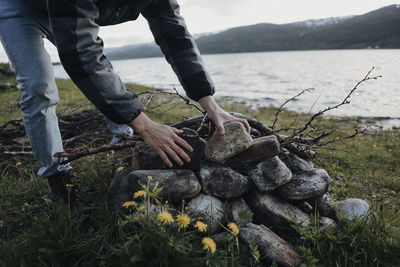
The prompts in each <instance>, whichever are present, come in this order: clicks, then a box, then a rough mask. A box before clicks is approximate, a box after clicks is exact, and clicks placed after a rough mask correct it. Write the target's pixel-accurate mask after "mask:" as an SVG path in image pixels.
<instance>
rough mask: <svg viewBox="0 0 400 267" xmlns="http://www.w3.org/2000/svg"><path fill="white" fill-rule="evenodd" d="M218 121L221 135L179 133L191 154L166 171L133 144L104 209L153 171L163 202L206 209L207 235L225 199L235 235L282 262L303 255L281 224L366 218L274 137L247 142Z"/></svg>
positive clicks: (360, 204)
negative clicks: (236, 226) (313, 218)
mask: <svg viewBox="0 0 400 267" xmlns="http://www.w3.org/2000/svg"><path fill="white" fill-rule="evenodd" d="M224 126H225V131H226V133H225V135H223V136H221V135H218V134H214V135H213V136H212V137H210V138H209V140H208V141H205V140H203V139H202V138H200V137H199V136H198V135H197V132H196V131H194V130H191V129H186V128H184V129H183V130H184V133H183V134H182V135H181V137H182V138H183V139H185V140H186V141H187V142H188V143H189V144H190V145H191V146H192V147H193V148H194V152H193V153H190V154H189V156H190V158H191V162H190V163H186V164H185V165H184V166H178V165H175V166H174V167H173V168H172V169H170V168H168V167H167V166H166V165H164V164H163V162H162V160H161V159H160V158H159V157H158V156H157V154H156V153H155V152H154V151H153V150H152V149H151V148H149V147H148V146H147V145H145V144H142V145H137V146H136V147H135V151H134V156H133V159H132V168H131V169H125V170H123V171H120V172H119V173H118V174H117V175H116V177H115V178H114V180H113V181H112V183H111V185H110V188H109V204H110V206H111V207H113V208H116V209H118V208H120V207H121V203H123V202H125V201H128V200H131V199H132V195H133V193H134V192H136V191H137V190H139V189H140V185H139V183H146V182H147V177H148V176H152V183H158V184H159V186H161V187H162V188H163V190H162V192H161V197H162V198H163V199H164V200H168V201H169V202H170V203H172V204H173V203H180V202H181V201H182V200H186V201H187V206H189V207H192V210H191V213H192V215H200V214H206V215H207V216H204V218H205V220H206V221H207V220H208V221H207V223H208V225H209V232H210V234H217V233H218V231H219V230H221V229H220V227H219V223H218V222H220V223H223V220H224V216H223V214H222V213H221V210H222V206H223V202H226V201H228V202H229V203H230V206H231V211H232V212H231V214H230V217H231V218H230V219H232V220H235V221H236V222H237V223H238V224H239V225H240V226H241V228H240V233H239V237H240V238H241V239H242V240H243V241H244V242H245V243H249V244H250V243H252V242H253V241H254V240H256V242H257V245H258V248H259V250H260V252H261V253H262V254H263V255H264V256H266V257H267V258H269V259H270V260H274V261H276V262H278V263H279V264H281V265H283V266H297V265H299V264H300V262H301V259H300V256H299V254H298V253H297V252H296V250H295V249H294V248H293V247H292V246H291V245H290V244H289V243H288V242H287V241H285V240H284V239H283V238H282V237H280V236H279V235H281V233H282V229H286V230H287V229H290V228H291V226H293V225H303V226H307V225H309V224H310V223H311V221H310V218H311V216H312V215H315V214H317V213H318V214H319V223H320V225H321V227H328V226H333V227H334V226H335V225H336V223H337V215H338V212H340V213H341V214H343V215H344V216H345V217H347V218H348V219H353V218H356V217H361V218H362V217H365V216H367V215H368V213H369V205H368V204H367V203H366V202H365V201H363V200H360V199H348V200H345V201H341V202H337V203H333V202H332V200H331V198H330V196H329V194H328V187H329V184H330V183H331V182H332V179H331V178H330V177H329V175H328V173H327V172H326V171H325V170H324V169H317V168H315V167H314V165H313V163H311V162H310V161H307V160H305V159H302V158H299V157H298V156H296V155H293V154H291V153H289V152H288V151H287V150H285V149H280V144H279V142H278V139H277V138H276V137H275V136H274V135H270V136H263V137H259V138H255V139H253V138H252V137H251V136H250V135H249V134H248V133H247V132H246V130H245V128H244V127H243V125H242V124H241V123H238V122H228V123H226V124H225V125H224ZM249 214H254V216H253V217H252V218H251V216H248V215H249ZM277 233H278V234H279V235H278V234H277ZM281 236H282V235H281Z"/></svg>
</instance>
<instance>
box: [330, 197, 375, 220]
mask: <svg viewBox="0 0 400 267" xmlns="http://www.w3.org/2000/svg"><path fill="white" fill-rule="evenodd" d="M336 204H337V213H338V214H341V215H343V216H344V217H345V218H346V219H347V220H354V219H365V218H366V217H367V216H369V215H370V207H369V204H368V203H367V202H366V201H364V200H362V199H358V198H348V199H346V200H343V201H338V202H336Z"/></svg>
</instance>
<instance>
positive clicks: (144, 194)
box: [133, 190, 146, 198]
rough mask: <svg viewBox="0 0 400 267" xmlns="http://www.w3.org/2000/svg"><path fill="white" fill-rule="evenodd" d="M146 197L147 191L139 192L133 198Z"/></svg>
mask: <svg viewBox="0 0 400 267" xmlns="http://www.w3.org/2000/svg"><path fill="white" fill-rule="evenodd" d="M144 196H146V191H144V190H139V191H137V192H135V194H133V198H139V197H144Z"/></svg>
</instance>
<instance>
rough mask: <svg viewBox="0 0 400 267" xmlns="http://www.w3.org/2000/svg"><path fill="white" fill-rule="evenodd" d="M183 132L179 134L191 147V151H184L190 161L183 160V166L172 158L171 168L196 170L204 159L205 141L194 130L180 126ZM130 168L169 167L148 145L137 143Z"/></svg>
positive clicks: (150, 168)
mask: <svg viewBox="0 0 400 267" xmlns="http://www.w3.org/2000/svg"><path fill="white" fill-rule="evenodd" d="M182 130H183V133H182V134H179V137H181V138H182V139H183V140H185V141H186V142H187V143H188V144H189V145H190V146H191V147H192V148H193V152H189V151H185V152H186V154H187V155H188V156H189V157H190V162H186V161H185V160H182V161H183V162H184V165H183V166H180V165H178V164H177V163H176V162H175V161H174V160H172V159H171V158H170V160H171V162H172V164H173V167H172V168H173V169H189V170H193V171H197V170H199V168H200V162H201V161H202V160H203V159H204V150H205V147H206V141H205V140H204V139H202V138H201V137H199V135H198V134H197V132H196V131H194V130H192V129H189V128H182ZM131 165H132V169H134V170H156V169H170V167H168V166H167V165H165V164H164V162H163V161H162V159H161V158H160V156H159V155H158V154H157V153H156V152H155V151H154V150H153V149H152V148H151V147H149V146H148V145H146V144H144V143H143V144H138V145H136V146H135V147H134V149H133V157H132V162H131Z"/></svg>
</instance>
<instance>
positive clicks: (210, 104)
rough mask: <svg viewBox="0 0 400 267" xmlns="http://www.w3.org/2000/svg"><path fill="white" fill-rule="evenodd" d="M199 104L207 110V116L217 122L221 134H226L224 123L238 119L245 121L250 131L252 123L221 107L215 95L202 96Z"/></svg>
mask: <svg viewBox="0 0 400 267" xmlns="http://www.w3.org/2000/svg"><path fill="white" fill-rule="evenodd" d="M199 104H200V105H201V107H202V108H203V109H204V110H205V111H206V112H207V116H208V117H209V118H210V119H211V121H212V122H213V123H214V124H215V127H216V128H217V132H218V133H219V134H220V135H223V134H225V129H224V123H225V122H227V121H238V122H241V123H243V125H244V127H246V129H247V132H248V133H250V125H249V123H248V122H247V120H245V119H241V118H238V117H235V116H232V115H231V114H229V113H228V112H226V111H225V110H223V109H222V108H220V107H219V106H218V104H217V102H215V99H214V97H212V96H205V97H202V98H200V100H199Z"/></svg>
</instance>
